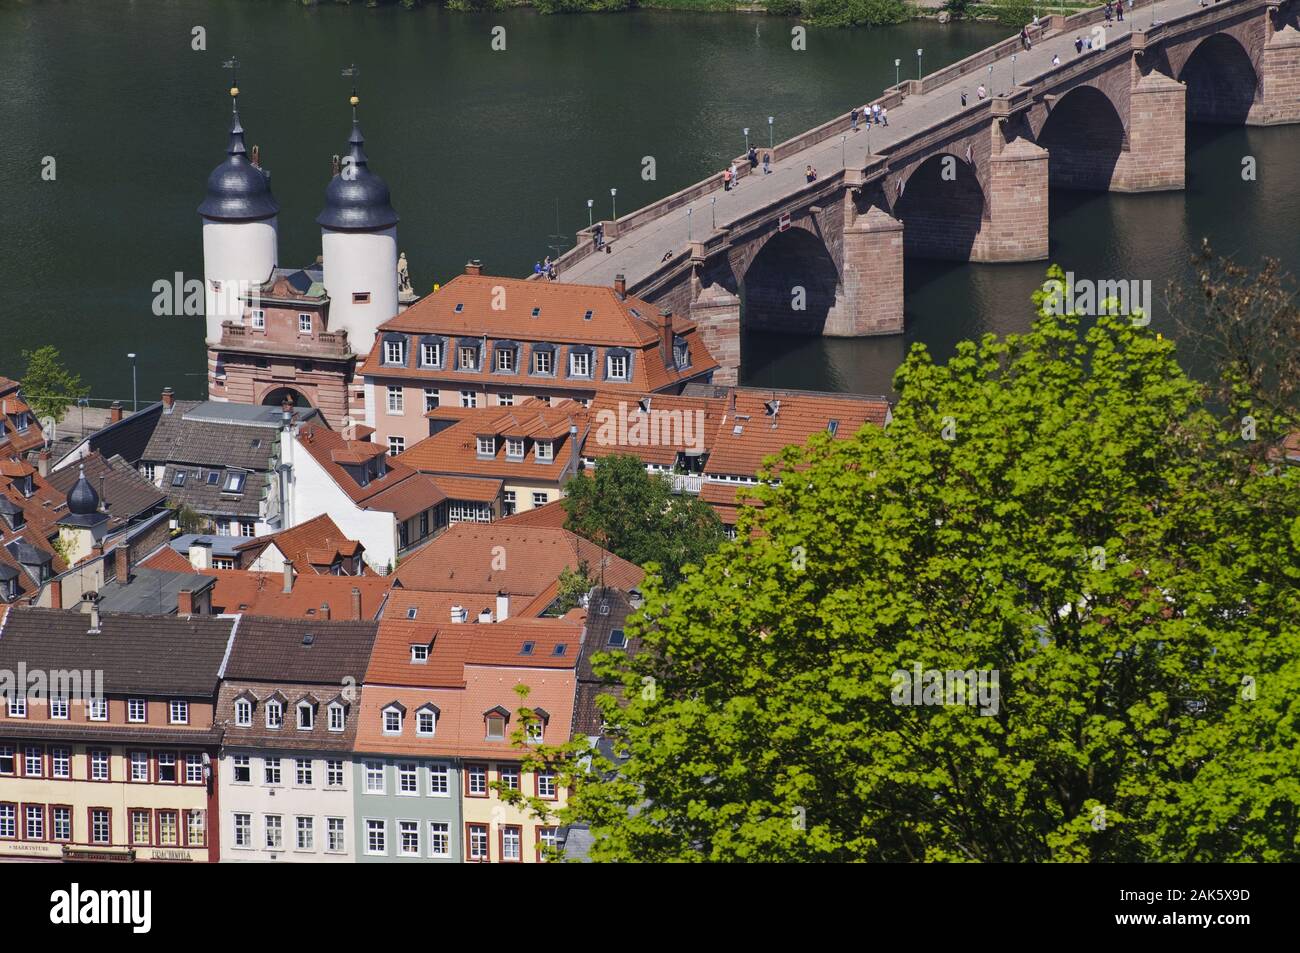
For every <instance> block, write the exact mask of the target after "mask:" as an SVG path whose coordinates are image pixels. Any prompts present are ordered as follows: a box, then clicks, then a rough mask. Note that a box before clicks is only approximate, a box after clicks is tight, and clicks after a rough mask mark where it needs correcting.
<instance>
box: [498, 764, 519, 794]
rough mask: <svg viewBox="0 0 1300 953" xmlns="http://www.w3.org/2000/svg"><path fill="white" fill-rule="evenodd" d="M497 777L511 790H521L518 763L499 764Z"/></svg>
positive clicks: (503, 785) (502, 784)
mask: <svg viewBox="0 0 1300 953" xmlns="http://www.w3.org/2000/svg"><path fill="white" fill-rule="evenodd" d="M497 778H498V779H499V780H500V781H501V786H502V787H505V788H509V789H510V790H511V791H518V790H519V767H518V766H517V765H513V764H499V765H497Z"/></svg>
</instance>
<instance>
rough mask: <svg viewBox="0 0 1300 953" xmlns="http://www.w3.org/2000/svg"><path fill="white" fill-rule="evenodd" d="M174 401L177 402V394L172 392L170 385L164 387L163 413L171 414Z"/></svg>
mask: <svg viewBox="0 0 1300 953" xmlns="http://www.w3.org/2000/svg"><path fill="white" fill-rule="evenodd" d="M174 403H176V395H175V394H174V393H173V392H172V389H171V388H170V387H164V388H163V392H162V405H163V413H164V414H170V413H171V412H172V404H174Z"/></svg>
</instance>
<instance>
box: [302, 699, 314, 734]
mask: <svg viewBox="0 0 1300 953" xmlns="http://www.w3.org/2000/svg"><path fill="white" fill-rule="evenodd" d="M315 726H316V710H315V707H314V706H313V705H312V703H311V702H309V701H306V700H304V701H300V702H298V730H299V731H311V730H312V728H314V727H315Z"/></svg>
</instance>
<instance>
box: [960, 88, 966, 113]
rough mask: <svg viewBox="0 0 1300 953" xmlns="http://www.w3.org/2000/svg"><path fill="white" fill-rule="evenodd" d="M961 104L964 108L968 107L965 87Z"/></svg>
mask: <svg viewBox="0 0 1300 953" xmlns="http://www.w3.org/2000/svg"><path fill="white" fill-rule="evenodd" d="M961 105H962V108H963V109H964V108H965V107H966V90H964V89H963V90H962V91H961Z"/></svg>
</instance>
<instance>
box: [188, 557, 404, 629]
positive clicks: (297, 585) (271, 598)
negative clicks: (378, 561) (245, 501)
mask: <svg viewBox="0 0 1300 953" xmlns="http://www.w3.org/2000/svg"><path fill="white" fill-rule="evenodd" d="M204 575H207V576H215V577H216V579H217V584H216V586H215V587H214V588H213V590H212V605H213V608H214V609H215V610H216V611H217V612H229V613H235V612H244V613H248V614H250V615H265V616H275V617H276V618H280V619H296V618H313V619H316V618H322V616H321V606H322V605H328V606H329V607H330V618H331V619H350V618H352V590H353V589H354V588H355V589H358V590H360V592H361V618H362V619H374V618H375V617H376V615H377V614H378V612H379V610H380V608H381V607H382V606H383V604H384V599H385V597H386V596H387V595H388V590H389V589H390V588H391V587H392V585H393V577H392V576H318V575H315V574H308V573H299V574H297V576H296V578H295V579H294V581H293V590H292V591H291V592H284V573H281V572H269V573H268V572H246V571H244V570H242V569H208V570H204Z"/></svg>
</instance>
